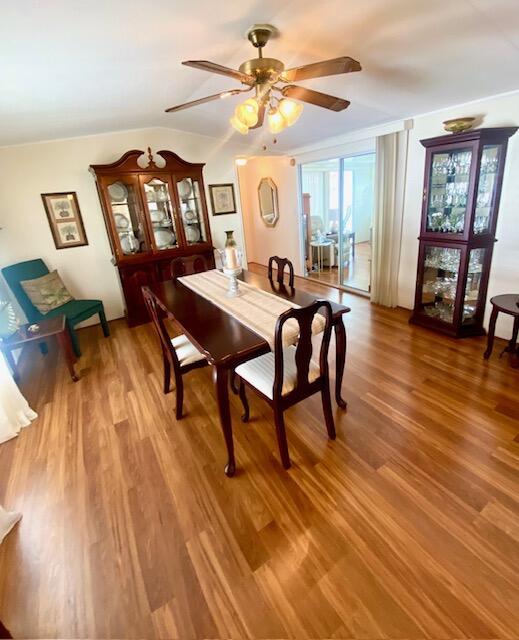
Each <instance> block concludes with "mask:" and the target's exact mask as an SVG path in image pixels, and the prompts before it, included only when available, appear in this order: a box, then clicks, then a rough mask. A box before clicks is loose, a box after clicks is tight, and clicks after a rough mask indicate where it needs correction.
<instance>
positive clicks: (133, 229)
mask: <svg viewBox="0 0 519 640" xmlns="http://www.w3.org/2000/svg"><path fill="white" fill-rule="evenodd" d="M104 186H105V187H106V197H107V200H108V204H109V207H110V213H111V216H112V220H113V225H114V228H115V235H116V237H117V238H118V242H119V247H118V249H119V252H120V253H121V254H122V255H125V256H131V255H135V254H139V253H146V252H148V251H149V243H148V239H147V236H146V230H145V227H144V224H143V220H142V218H141V205H140V201H139V185H138V182H137V179H136V178H134V177H133V176H124V177H120V178H119V177H114V178H105V180H104Z"/></svg>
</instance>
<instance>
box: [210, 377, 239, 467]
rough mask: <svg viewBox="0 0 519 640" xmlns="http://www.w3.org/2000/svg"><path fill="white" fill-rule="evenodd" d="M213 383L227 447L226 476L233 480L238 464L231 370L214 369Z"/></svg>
mask: <svg viewBox="0 0 519 640" xmlns="http://www.w3.org/2000/svg"><path fill="white" fill-rule="evenodd" d="M213 382H214V386H215V389H216V398H217V400H218V411H219V413H220V425H221V427H222V431H223V437H224V439H225V445H226V447H227V464H226V465H225V475H227V476H229V478H232V476H233V475H234V474H235V472H236V462H235V460H234V442H233V438H232V422H231V411H230V408H229V370H228V369H227V368H226V367H223V366H218V365H216V366H214V367H213Z"/></svg>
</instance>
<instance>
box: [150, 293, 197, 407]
mask: <svg viewBox="0 0 519 640" xmlns="http://www.w3.org/2000/svg"><path fill="white" fill-rule="evenodd" d="M142 295H143V298H144V302H145V303H146V307H147V309H148V313H149V314H150V318H151V320H152V322H153V326H154V327H155V331H156V332H157V335H158V337H159V341H160V346H161V349H162V359H163V362H164V393H169V392H170V391H171V387H170V384H171V369H172V368H173V375H174V376H175V388H176V396H177V397H176V418H177V420H180V418H181V417H182V405H183V401H184V383H183V380H182V377H183V376H184V375H185V374H186V373H189V372H190V371H192V370H193V369H199V368H200V367H205V366H207V364H208V362H207V359H206V357H205V356H204V354H203V353H200V351H199V350H198V349H197V348H196V347H195V345H194V344H193V343H192V342H191V341H190V340H189V338H188V337H187V336H186V335H184V334H182V335H180V336H176V337H175V338H171V336H170V335H169V331H168V329H167V327H166V324H165V322H164V315H163V313H162V311H161V310H160V308H158V307H157V303H156V301H155V298H154V297H153V295H152V294H151V293H150V292H149V291H148V290H147V289H146V288H143V290H142Z"/></svg>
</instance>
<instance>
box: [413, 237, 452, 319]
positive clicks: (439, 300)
mask: <svg viewBox="0 0 519 640" xmlns="http://www.w3.org/2000/svg"><path fill="white" fill-rule="evenodd" d="M460 261H461V249H459V248H450V247H435V246H427V247H425V253H424V269H423V282H422V295H421V305H422V310H423V312H424V313H425V315H427V316H428V317H429V318H435V319H437V320H441V321H442V322H447V323H452V321H453V318H454V310H455V306H456V293H457V289H458V279H459V271H460Z"/></svg>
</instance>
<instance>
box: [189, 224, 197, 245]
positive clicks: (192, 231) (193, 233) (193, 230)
mask: <svg viewBox="0 0 519 640" xmlns="http://www.w3.org/2000/svg"><path fill="white" fill-rule="evenodd" d="M186 240H187V241H188V242H189V243H191V244H193V243H194V242H198V241H199V240H200V229H199V228H198V227H195V226H193V225H189V226H188V227H186Z"/></svg>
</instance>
